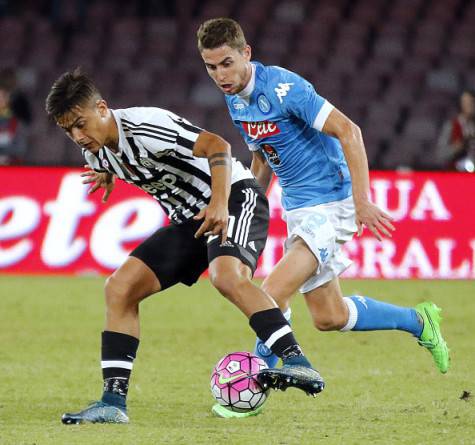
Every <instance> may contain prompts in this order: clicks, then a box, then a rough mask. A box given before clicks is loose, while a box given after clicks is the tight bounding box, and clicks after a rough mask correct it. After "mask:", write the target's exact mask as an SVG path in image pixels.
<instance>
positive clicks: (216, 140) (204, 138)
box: [193, 131, 231, 243]
mask: <svg viewBox="0 0 475 445" xmlns="http://www.w3.org/2000/svg"><path fill="white" fill-rule="evenodd" d="M193 155H194V156H197V157H200V158H207V159H208V163H209V169H210V172H211V200H210V202H209V204H208V206H207V207H205V208H203V209H202V210H201V211H200V212H199V213H198V215H196V216H195V217H194V219H196V220H199V219H203V218H204V221H203V224H201V226H200V228H199V229H198V231H197V232H196V233H195V238H198V237H200V236H201V235H203V234H205V235H206V236H208V235H221V241H222V242H223V243H224V242H225V241H226V237H227V234H228V217H229V212H228V200H229V194H230V191H231V146H230V145H229V144H228V143H227V142H226V141H225V140H224V139H223V138H221V137H220V136H218V135H216V134H214V133H209V132H207V131H202V132H201V133H200V135H199V136H198V139H196V141H195V144H194V146H193Z"/></svg>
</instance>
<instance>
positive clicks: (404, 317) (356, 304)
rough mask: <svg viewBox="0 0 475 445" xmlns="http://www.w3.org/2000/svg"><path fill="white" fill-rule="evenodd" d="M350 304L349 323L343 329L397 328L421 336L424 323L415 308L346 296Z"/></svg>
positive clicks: (347, 302) (376, 329)
mask: <svg viewBox="0 0 475 445" xmlns="http://www.w3.org/2000/svg"><path fill="white" fill-rule="evenodd" d="M344 300H345V303H346V305H347V306H348V311H349V317H348V323H347V324H346V326H345V327H344V328H343V329H342V331H382V330H389V329H397V330H399V331H406V332H410V333H411V334H412V335H414V336H415V337H417V338H419V337H420V335H421V333H422V328H423V325H422V323H421V321H420V320H419V317H418V315H417V312H416V311H415V309H412V308H407V307H401V306H395V305H394V304H389V303H384V302H382V301H378V300H373V299H372V298H368V297H361V296H359V295H352V296H351V297H344Z"/></svg>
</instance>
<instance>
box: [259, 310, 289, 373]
mask: <svg viewBox="0 0 475 445" xmlns="http://www.w3.org/2000/svg"><path fill="white" fill-rule="evenodd" d="M291 315H292V310H291V309H290V308H288V309H287V310H286V311H285V312H284V317H285V319H286V320H287V321H288V322H289V324H290V317H291ZM254 355H257V356H258V357H260V358H261V359H262V360H264V361H265V362H266V364H267V366H268V367H269V368H275V367H276V365H277V362H278V361H279V357H277V356H276V355H275V354H274V353H273V352H272V351H271V350H270V349H269V348H268V347H267V346H266V345H265V344H264V343H263V342H262V340H261V339H260V338H258V337H256V345H255V346H254Z"/></svg>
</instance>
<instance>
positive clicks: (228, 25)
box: [196, 17, 247, 52]
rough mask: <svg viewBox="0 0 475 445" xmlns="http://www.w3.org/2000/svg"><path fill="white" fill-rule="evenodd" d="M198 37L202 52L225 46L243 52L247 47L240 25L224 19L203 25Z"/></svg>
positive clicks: (199, 47) (208, 21)
mask: <svg viewBox="0 0 475 445" xmlns="http://www.w3.org/2000/svg"><path fill="white" fill-rule="evenodd" d="M196 35H197V37H198V49H199V50H200V52H201V51H203V50H204V49H215V48H219V47H220V46H223V45H227V46H229V47H230V48H233V49H237V50H238V51H242V50H243V49H244V48H245V47H246V45H247V42H246V38H245V37H244V33H243V31H242V28H241V26H240V25H239V23H238V22H236V21H235V20H233V19H229V18H224V17H220V18H217V19H210V20H207V21H206V22H204V23H202V24H201V25H200V27H199V28H198V32H197V33H196Z"/></svg>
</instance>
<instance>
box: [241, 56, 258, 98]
mask: <svg viewBox="0 0 475 445" xmlns="http://www.w3.org/2000/svg"><path fill="white" fill-rule="evenodd" d="M255 83H256V78H255V73H254V65H253V64H252V63H249V64H248V65H247V72H246V81H245V82H244V85H245V87H244V88H243V89H242V90H241V91H239V93H237V94H238V96H240V97H242V98H246V97H249V96H250V95H251V94H252V92H253V90H254V86H255Z"/></svg>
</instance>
